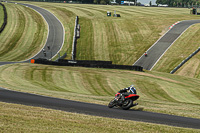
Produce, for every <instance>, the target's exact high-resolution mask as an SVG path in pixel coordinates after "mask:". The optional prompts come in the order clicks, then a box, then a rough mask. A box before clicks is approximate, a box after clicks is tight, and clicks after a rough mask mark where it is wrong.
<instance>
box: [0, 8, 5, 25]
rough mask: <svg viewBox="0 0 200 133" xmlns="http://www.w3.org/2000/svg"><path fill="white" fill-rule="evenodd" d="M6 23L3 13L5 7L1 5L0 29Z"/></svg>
mask: <svg viewBox="0 0 200 133" xmlns="http://www.w3.org/2000/svg"><path fill="white" fill-rule="evenodd" d="M3 22H4V12H3V7H2V6H1V5H0V27H1V25H2V24H3Z"/></svg>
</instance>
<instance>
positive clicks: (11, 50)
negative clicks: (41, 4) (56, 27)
mask: <svg viewBox="0 0 200 133" xmlns="http://www.w3.org/2000/svg"><path fill="white" fill-rule="evenodd" d="M4 5H5V6H6V9H7V12H8V23H7V26H6V28H5V29H4V31H3V32H2V33H1V36H0V45H1V47H0V61H21V60H25V59H29V58H31V57H33V56H34V55H35V54H37V53H38V51H39V50H40V49H41V48H42V47H43V45H44V42H45V41H46V36H47V27H46V26H45V22H44V20H43V18H42V17H41V16H40V15H39V14H38V13H37V12H35V11H33V10H31V9H30V8H27V7H24V6H21V5H18V4H9V3H5V4H4Z"/></svg>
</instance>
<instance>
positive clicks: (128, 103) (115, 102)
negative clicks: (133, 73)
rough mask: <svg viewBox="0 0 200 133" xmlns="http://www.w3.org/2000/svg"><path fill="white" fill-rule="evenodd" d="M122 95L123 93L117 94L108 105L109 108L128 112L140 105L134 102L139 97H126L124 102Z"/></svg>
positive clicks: (133, 95) (130, 95)
mask: <svg viewBox="0 0 200 133" xmlns="http://www.w3.org/2000/svg"><path fill="white" fill-rule="evenodd" d="M120 95H121V93H117V94H115V98H114V99H112V100H111V101H110V103H109V104H108V107H109V108H113V107H121V108H122V109H124V110H128V109H130V108H131V107H133V106H136V105H138V103H133V102H134V101H136V100H137V99H138V98H139V97H140V96H139V95H137V94H129V95H126V96H125V99H124V101H122V97H121V96H120Z"/></svg>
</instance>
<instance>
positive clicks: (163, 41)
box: [133, 20, 200, 70]
mask: <svg viewBox="0 0 200 133" xmlns="http://www.w3.org/2000/svg"><path fill="white" fill-rule="evenodd" d="M196 23H200V20H187V21H181V22H179V23H178V24H176V25H174V26H173V28H171V29H170V30H169V31H168V32H167V33H166V34H165V35H163V36H162V37H161V38H160V39H159V40H158V41H157V42H156V43H155V44H154V45H152V47H150V48H149V49H148V51H147V53H148V56H147V57H145V56H144V55H142V56H141V57H140V58H139V59H138V60H137V61H136V62H135V63H134V64H133V65H138V66H142V67H143V68H144V69H146V70H151V69H152V68H153V67H154V66H155V64H156V63H157V62H158V61H159V59H160V58H161V57H162V56H163V55H164V53H165V52H166V51H167V50H168V48H169V47H170V46H171V45H172V44H173V43H174V42H175V41H176V40H177V39H178V38H179V37H180V36H181V34H183V33H184V32H185V31H186V30H187V29H188V28H189V27H190V26H191V25H193V24H196Z"/></svg>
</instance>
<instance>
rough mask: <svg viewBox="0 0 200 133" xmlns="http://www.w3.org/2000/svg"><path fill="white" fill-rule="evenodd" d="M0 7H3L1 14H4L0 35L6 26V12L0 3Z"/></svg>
mask: <svg viewBox="0 0 200 133" xmlns="http://www.w3.org/2000/svg"><path fill="white" fill-rule="evenodd" d="M0 5H1V6H2V7H3V12H4V22H3V24H2V25H1V27H0V33H1V32H2V31H3V30H4V28H5V27H6V25H7V11H6V7H5V6H4V4H2V3H0Z"/></svg>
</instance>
